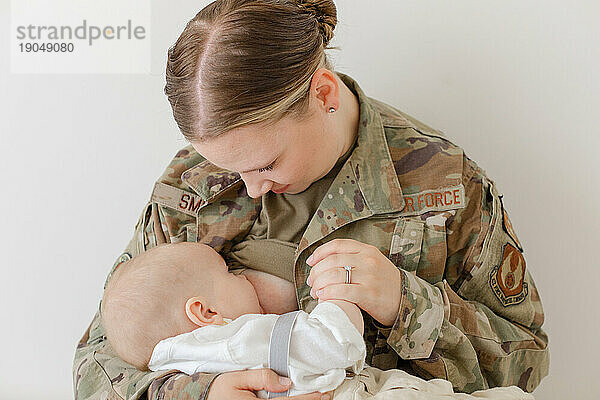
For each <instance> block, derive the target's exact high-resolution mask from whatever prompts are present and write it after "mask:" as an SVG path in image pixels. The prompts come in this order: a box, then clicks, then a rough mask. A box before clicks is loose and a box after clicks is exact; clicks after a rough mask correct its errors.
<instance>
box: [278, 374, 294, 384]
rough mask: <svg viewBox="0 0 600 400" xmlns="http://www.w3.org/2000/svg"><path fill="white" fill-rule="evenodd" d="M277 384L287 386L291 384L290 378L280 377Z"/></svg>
mask: <svg viewBox="0 0 600 400" xmlns="http://www.w3.org/2000/svg"><path fill="white" fill-rule="evenodd" d="M279 383H280V384H282V385H283V386H288V385H290V384H291V383H292V380H291V379H290V378H286V377H285V376H280V377H279Z"/></svg>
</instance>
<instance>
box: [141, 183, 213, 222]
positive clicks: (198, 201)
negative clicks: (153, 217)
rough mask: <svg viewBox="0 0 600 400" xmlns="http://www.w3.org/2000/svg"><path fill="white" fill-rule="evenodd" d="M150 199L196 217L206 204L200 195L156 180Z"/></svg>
mask: <svg viewBox="0 0 600 400" xmlns="http://www.w3.org/2000/svg"><path fill="white" fill-rule="evenodd" d="M150 201H152V202H154V203H157V204H160V205H163V206H165V207H169V208H173V209H175V210H177V211H181V212H182V213H185V214H187V215H191V216H194V217H195V216H197V215H198V210H200V208H201V207H202V206H203V205H204V204H206V202H205V201H204V200H202V198H201V197H200V196H197V195H195V194H192V193H190V192H186V191H185V190H181V189H178V188H176V187H173V186H169V185H166V184H164V183H161V182H156V184H155V185H154V190H153V191H152V197H151V200H150Z"/></svg>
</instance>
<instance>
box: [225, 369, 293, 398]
mask: <svg viewBox="0 0 600 400" xmlns="http://www.w3.org/2000/svg"><path fill="white" fill-rule="evenodd" d="M231 379H232V382H231V383H232V384H233V385H232V386H234V387H236V388H238V389H250V390H266V391H268V392H284V391H286V390H288V389H289V387H290V385H291V384H292V381H291V380H290V379H289V378H285V377H281V376H279V375H277V374H276V373H275V372H274V371H273V370H271V369H269V368H262V369H249V370H245V371H239V372H237V373H235V374H233V375H232V376H231Z"/></svg>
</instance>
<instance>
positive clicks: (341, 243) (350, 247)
mask: <svg viewBox="0 0 600 400" xmlns="http://www.w3.org/2000/svg"><path fill="white" fill-rule="evenodd" d="M363 246H365V244H364V243H361V242H359V241H357V240H354V239H333V240H331V241H329V242H327V243H324V244H322V245H320V246H319V247H317V248H316V249H315V251H313V253H312V254H311V255H310V257H308V259H307V260H306V263H307V264H308V265H310V266H313V265H315V264H316V263H318V262H319V261H321V260H322V259H323V258H325V257H327V256H329V255H331V254H335V253H358V252H360V250H361V248H362V247H363Z"/></svg>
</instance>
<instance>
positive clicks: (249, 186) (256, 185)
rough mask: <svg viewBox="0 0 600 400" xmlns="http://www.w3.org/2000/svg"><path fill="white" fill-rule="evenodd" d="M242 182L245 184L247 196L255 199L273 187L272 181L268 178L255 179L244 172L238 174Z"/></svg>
mask: <svg viewBox="0 0 600 400" xmlns="http://www.w3.org/2000/svg"><path fill="white" fill-rule="evenodd" d="M240 175H241V178H242V180H243V181H244V184H245V185H246V191H247V192H248V196H250V197H252V198H253V199H256V198H257V197H260V196H262V195H263V194H265V193H267V192H268V191H269V190H271V187H273V182H271V181H270V180H268V179H256V178H253V177H251V176H248V175H246V174H240Z"/></svg>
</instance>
